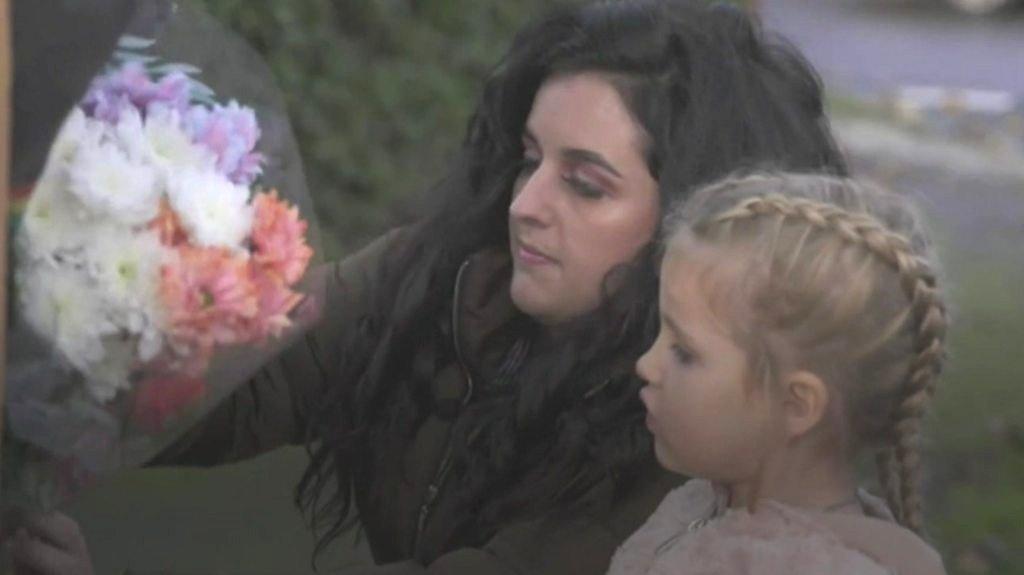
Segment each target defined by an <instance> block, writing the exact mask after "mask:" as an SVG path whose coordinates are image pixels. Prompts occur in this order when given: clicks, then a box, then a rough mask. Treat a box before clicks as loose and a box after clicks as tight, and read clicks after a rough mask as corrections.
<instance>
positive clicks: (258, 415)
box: [149, 230, 402, 466]
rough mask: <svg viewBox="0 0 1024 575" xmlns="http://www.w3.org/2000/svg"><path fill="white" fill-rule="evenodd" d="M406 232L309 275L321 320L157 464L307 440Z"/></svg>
mask: <svg viewBox="0 0 1024 575" xmlns="http://www.w3.org/2000/svg"><path fill="white" fill-rule="evenodd" d="M401 235H402V231H401V230H395V231H392V232H390V233H388V234H386V235H385V236H382V237H381V238H378V239H377V240H376V241H374V242H373V243H371V244H370V245H368V246H367V247H365V248H363V249H362V250H360V251H359V252H357V253H356V254H354V255H352V256H350V257H348V258H345V259H343V260H340V261H337V262H332V263H327V264H322V265H320V266H319V267H317V268H316V269H314V270H312V271H311V272H310V273H309V277H308V278H307V280H305V281H307V282H308V284H309V285H310V286H316V287H315V288H314V287H311V291H312V292H313V293H320V294H321V296H320V297H321V299H322V302H323V305H322V315H321V317H320V319H319V321H317V322H316V323H315V324H314V325H313V327H311V328H310V329H309V331H307V332H306V333H305V334H303V335H302V336H300V337H299V338H298V339H297V340H296V341H295V342H294V343H293V344H291V346H290V347H289V348H287V349H286V350H285V351H283V352H281V353H280V354H279V355H278V356H277V357H276V358H275V359H273V360H271V361H270V362H269V363H268V364H267V365H265V366H264V367H263V368H261V369H260V371H259V372H258V373H257V374H256V375H255V376H254V377H253V378H252V379H250V380H249V381H248V382H247V383H246V384H244V385H242V386H241V387H240V388H239V389H238V390H237V391H235V392H233V393H232V394H231V395H230V396H229V397H228V398H227V399H225V400H224V401H223V403H221V404H220V405H219V406H217V407H216V408H215V409H214V410H213V411H212V412H210V414H209V415H207V416H206V417H205V418H204V419H203V420H202V421H200V423H199V424H197V425H196V426H195V427H193V428H192V429H191V430H190V431H188V432H187V433H186V434H185V435H184V436H182V437H181V438H180V439H178V440H177V441H176V442H175V443H174V444H172V445H171V446H170V447H169V448H167V449H166V450H164V451H163V452H162V453H161V454H159V455H158V456H157V457H155V458H154V459H153V460H151V461H150V463H149V465H150V466H160V465H191V466H211V465H218V464H221V463H229V462H233V461H238V460H241V459H246V458H250V457H254V456H256V455H259V454H261V453H264V452H266V451H269V450H271V449H274V448H276V447H280V446H282V445H289V444H291V445H295V444H299V443H301V442H302V441H303V439H304V434H305V427H306V423H307V419H308V417H307V416H308V413H309V410H310V406H314V405H316V404H317V403H316V402H317V400H318V398H319V397H321V394H322V393H323V390H324V388H325V386H326V385H341V384H343V382H339V381H335V378H334V377H332V375H333V374H332V372H333V370H334V368H335V366H337V365H338V361H339V356H338V354H339V352H340V349H339V345H340V343H339V342H340V339H341V336H342V334H343V333H345V330H346V329H348V328H349V327H351V326H352V325H353V322H354V321H355V319H356V318H357V317H358V316H359V313H360V310H361V309H362V308H363V307H365V300H366V296H367V295H368V294H369V290H370V289H371V282H372V277H373V275H374V272H375V270H376V268H377V266H378V264H379V263H380V262H381V260H382V258H385V257H387V254H388V251H389V250H390V249H393V248H394V247H395V245H396V244H397V243H398V242H399V241H400V236H401Z"/></svg>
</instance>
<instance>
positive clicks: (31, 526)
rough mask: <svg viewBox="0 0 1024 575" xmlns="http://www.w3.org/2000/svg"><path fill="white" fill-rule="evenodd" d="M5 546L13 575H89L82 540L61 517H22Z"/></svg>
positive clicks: (70, 522) (71, 522) (69, 521)
mask: <svg viewBox="0 0 1024 575" xmlns="http://www.w3.org/2000/svg"><path fill="white" fill-rule="evenodd" d="M8 543H9V544H10V546H11V547H10V551H11V560H12V562H13V565H14V573H15V575H93V570H92V560H91V559H90V558H89V548H88V546H87V545H86V543H85V537H84V536H83V535H82V531H81V529H79V527H78V523H76V522H75V520H74V519H72V518H70V517H68V516H67V515H64V514H63V513H59V512H52V513H48V514H45V515H43V514H32V515H26V516H24V517H23V518H22V522H21V526H19V527H18V528H17V529H16V530H15V532H14V534H13V535H12V536H11V537H10V541H9V542H8Z"/></svg>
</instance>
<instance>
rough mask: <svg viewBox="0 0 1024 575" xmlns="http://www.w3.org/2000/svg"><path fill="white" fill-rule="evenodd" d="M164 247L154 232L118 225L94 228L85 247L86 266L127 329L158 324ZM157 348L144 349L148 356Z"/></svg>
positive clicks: (138, 330) (142, 329)
mask: <svg viewBox="0 0 1024 575" xmlns="http://www.w3.org/2000/svg"><path fill="white" fill-rule="evenodd" d="M164 253H165V248H164V247H163V245H161V244H160V239H159V238H158V237H157V235H156V233H155V232H151V231H143V232H133V231H131V230H129V229H126V228H122V227H107V228H103V229H98V230H96V233H95V234H94V236H93V240H92V242H90V244H89V247H88V248H87V250H86V259H87V261H88V262H89V263H88V269H89V270H90V273H91V274H92V275H93V277H94V279H95V281H96V284H97V287H98V289H99V291H100V293H102V294H103V297H104V298H105V300H106V301H107V304H108V306H109V308H110V309H112V310H116V311H115V312H114V314H115V316H116V320H115V321H116V323H117V324H118V325H120V326H122V327H124V328H125V329H127V330H128V331H129V332H130V333H132V334H135V335H141V334H143V333H144V332H145V331H146V330H147V329H150V328H152V327H153V326H159V325H162V322H163V320H162V315H161V305H160V294H159V289H160V266H161V264H162V263H163V261H164ZM158 351H159V349H157V350H156V351H151V350H149V349H147V350H146V354H145V355H147V356H148V357H146V358H143V359H144V360H146V359H151V358H152V357H153V356H154V355H156V353H157V352H158Z"/></svg>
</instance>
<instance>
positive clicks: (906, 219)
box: [665, 174, 947, 531]
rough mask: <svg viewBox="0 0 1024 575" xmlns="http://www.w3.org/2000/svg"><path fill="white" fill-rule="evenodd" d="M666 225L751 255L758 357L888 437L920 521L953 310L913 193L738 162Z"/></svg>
mask: <svg viewBox="0 0 1024 575" xmlns="http://www.w3.org/2000/svg"><path fill="white" fill-rule="evenodd" d="M665 232H666V245H667V247H668V249H685V248H686V244H688V243H690V244H704V245H710V246H713V247H715V248H716V249H717V248H719V247H721V248H725V249H726V250H728V251H726V252H722V253H723V255H726V256H735V257H727V259H730V260H731V261H733V262H735V261H736V258H742V260H741V261H742V263H743V266H744V269H745V270H746V271H745V272H744V276H743V281H742V282H741V283H743V284H744V285H743V286H742V293H743V296H744V299H745V303H744V305H745V307H746V309H748V310H749V311H750V312H751V319H752V321H751V322H750V325H746V326H735V327H736V331H737V332H739V334H740V338H739V340H740V341H741V342H744V343H745V344H746V345H745V347H746V348H747V349H748V352H750V353H751V360H752V361H751V365H752V366H755V369H756V370H757V371H758V372H759V373H761V374H762V378H763V379H765V380H771V376H772V375H771V374H773V373H778V369H779V368H778V364H779V363H780V361H781V360H780V358H783V357H785V358H786V360H787V361H789V362H790V363H792V362H797V363H798V364H799V365H795V366H791V367H796V368H800V369H808V370H810V371H813V372H814V373H816V374H818V375H819V376H820V377H822V379H823V380H825V381H826V383H827V384H828V385H829V386H830V387H831V388H832V389H834V390H838V393H837V394H835V396H836V401H834V402H832V405H830V409H831V413H832V414H833V415H836V416H837V417H836V421H838V422H839V427H840V428H841V429H839V430H838V431H839V432H840V433H841V437H843V438H844V442H845V443H846V445H847V446H849V447H853V448H856V447H859V446H870V447H875V448H878V450H879V455H878V458H877V462H878V472H879V481H880V483H881V485H882V487H883V489H884V490H885V493H886V498H887V500H888V502H889V504H890V506H891V508H892V510H893V513H894V514H895V515H896V517H897V519H898V520H899V521H900V523H902V524H903V525H905V526H907V527H909V528H911V529H913V530H915V531H920V530H921V527H922V518H921V501H920V497H919V495H918V492H917V474H918V471H919V467H920V458H919V455H918V447H917V444H918V439H919V435H920V429H921V419H922V416H923V414H924V412H925V408H926V406H927V404H928V401H929V400H930V398H931V396H932V394H933V392H934V389H935V382H936V379H937V377H938V374H939V372H940V370H941V367H942V363H943V359H944V352H945V348H944V340H945V333H946V323H947V317H946V308H945V304H944V303H943V300H942V297H941V296H940V293H939V291H938V289H937V282H936V273H937V272H936V266H935V263H934V257H933V255H932V252H931V248H930V243H929V241H928V239H927V235H926V233H925V230H924V229H923V226H922V223H921V218H920V217H919V216H918V215H917V213H916V212H915V210H914V209H913V207H912V206H911V204H910V202H908V201H907V200H906V199H905V198H903V197H901V196H899V195H896V194H894V193H892V192H888V191H886V190H884V189H881V188H879V187H876V186H873V185H869V184H866V183H861V182H856V181H853V180H850V179H844V178H837V177H831V176H823V175H801V174H754V175H746V176H736V177H733V178H729V179H726V180H723V181H720V182H718V183H716V184H712V185H710V186H708V187H706V188H704V189H702V190H699V191H698V192H696V193H695V194H694V195H693V197H691V198H690V200H689V201H687V202H685V203H684V204H682V205H681V206H680V207H678V208H676V209H675V210H674V211H673V212H671V213H670V214H669V215H668V217H667V219H666V226H665ZM732 323H734V324H735V323H738V322H732ZM769 383H770V381H769Z"/></svg>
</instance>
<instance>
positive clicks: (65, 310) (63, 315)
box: [18, 263, 119, 374]
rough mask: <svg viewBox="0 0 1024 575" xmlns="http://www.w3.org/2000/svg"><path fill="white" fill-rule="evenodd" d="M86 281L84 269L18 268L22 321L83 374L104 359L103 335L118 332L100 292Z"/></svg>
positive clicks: (45, 265)
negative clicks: (23, 319)
mask: <svg viewBox="0 0 1024 575" xmlns="http://www.w3.org/2000/svg"><path fill="white" fill-rule="evenodd" d="M90 283H91V282H89V279H88V277H87V276H86V274H85V273H84V272H81V271H79V270H75V269H71V268H64V267H55V266H51V265H48V264H46V263H43V264H40V265H37V266H32V267H29V268H23V269H19V270H18V288H19V292H18V293H19V299H20V303H21V311H22V312H23V313H24V315H25V319H26V321H27V322H28V324H29V325H30V326H31V327H32V328H33V329H34V330H35V331H36V332H37V333H38V334H39V335H41V336H42V337H44V338H45V339H46V340H47V341H50V342H51V343H52V344H53V345H54V346H55V347H56V348H57V350H58V351H59V352H60V355H61V356H62V357H64V358H65V359H66V360H67V361H68V363H70V364H71V365H72V366H74V367H75V368H76V369H78V370H80V371H82V372H83V373H86V374H87V373H89V371H90V369H91V366H93V365H95V364H97V363H100V362H102V361H103V360H104V358H105V355H106V350H105V346H104V343H103V338H104V337H105V336H109V335H112V334H115V333H117V332H118V331H119V330H118V327H117V326H116V325H114V323H113V322H112V321H111V320H110V314H109V313H108V310H107V309H106V308H105V305H104V302H103V297H102V294H101V293H100V292H98V291H97V290H96V289H95V287H94V286H92V285H90Z"/></svg>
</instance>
